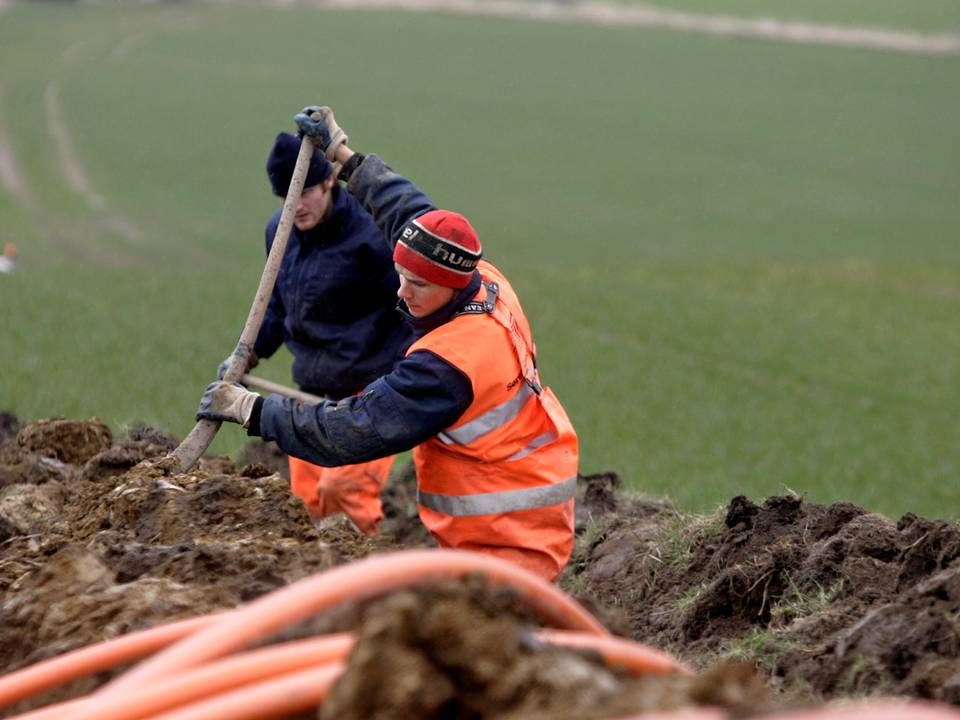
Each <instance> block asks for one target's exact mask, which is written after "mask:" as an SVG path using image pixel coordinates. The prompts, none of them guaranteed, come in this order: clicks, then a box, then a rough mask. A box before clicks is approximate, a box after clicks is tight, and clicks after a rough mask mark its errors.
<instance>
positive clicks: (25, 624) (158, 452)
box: [0, 413, 960, 718]
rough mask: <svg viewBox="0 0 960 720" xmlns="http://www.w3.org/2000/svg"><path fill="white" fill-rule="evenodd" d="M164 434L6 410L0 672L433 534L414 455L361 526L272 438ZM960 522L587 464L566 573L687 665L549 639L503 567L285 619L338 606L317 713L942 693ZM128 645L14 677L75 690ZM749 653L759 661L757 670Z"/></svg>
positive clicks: (326, 622)
mask: <svg viewBox="0 0 960 720" xmlns="http://www.w3.org/2000/svg"><path fill="white" fill-rule="evenodd" d="M176 445H177V441H176V439H174V438H171V437H169V436H168V435H166V434H164V433H162V432H160V431H157V430H155V429H152V428H149V427H145V426H135V427H132V428H130V429H128V430H127V432H126V435H125V436H124V437H122V438H115V437H113V435H112V433H111V431H110V430H109V428H107V427H106V426H105V425H104V424H103V423H101V422H100V421H98V420H96V419H92V420H87V421H77V420H66V419H55V420H47V421H41V422H37V423H30V424H26V425H22V424H21V423H20V422H19V421H17V419H16V418H14V417H13V416H10V415H9V414H8V413H7V414H0V616H2V618H3V624H2V625H0V674H4V673H8V672H10V671H12V670H15V669H17V668H21V667H24V666H27V665H30V664H33V663H35V662H37V661H38V660H41V659H43V658H46V657H50V656H53V655H57V654H61V653H63V652H65V651H68V650H71V649H74V648H78V647H82V646H86V645H89V644H92V643H94V642H98V641H101V640H104V639H108V638H112V637H117V636H119V635H123V634H125V633H129V632H132V631H135V630H138V629H142V628H146V627H151V626H155V625H158V624H162V623H164V622H169V621H172V620H177V619H182V618H187V617H193V616H197V615H201V614H205V613H210V612H213V611H217V610H221V609H225V608H231V607H235V606H237V605H239V604H242V603H244V602H247V601H249V600H251V599H253V598H256V597H259V596H261V595H263V594H265V593H268V592H270V591H272V590H274V589H276V588H279V587H281V586H284V585H287V584H290V583H292V582H295V581H297V580H300V579H301V578H304V577H306V576H308V575H312V574H314V573H317V572H320V571H322V570H325V569H327V568H330V567H332V566H334V565H337V564H341V563H345V562H349V561H351V560H355V559H359V558H362V557H365V556H367V555H370V554H372V553H378V552H383V551H385V550H394V549H400V548H405V547H430V546H432V545H433V542H432V540H431V538H430V537H429V534H428V533H427V532H426V531H425V530H424V528H423V526H422V524H420V522H419V520H418V518H417V508H416V492H415V490H416V488H415V478H414V476H413V473H412V468H411V467H410V466H409V465H406V466H404V467H399V468H397V471H396V472H395V475H394V477H393V478H392V480H391V483H390V485H389V487H388V488H387V489H386V490H385V492H384V495H383V501H384V508H385V514H386V518H385V519H384V521H383V523H382V527H381V533H380V534H379V535H378V536H377V537H375V538H368V537H366V536H363V535H359V534H357V533H356V532H355V531H354V530H353V529H352V527H351V525H350V524H349V523H347V522H338V521H337V520H336V519H333V520H330V521H325V522H323V523H322V524H321V525H320V527H319V528H318V526H316V525H314V523H313V522H312V521H311V520H310V517H309V515H308V514H307V513H306V511H305V509H304V508H303V507H302V505H301V504H300V503H299V501H298V500H296V498H294V497H293V496H292V495H291V494H290V493H289V490H288V480H287V479H286V477H285V476H284V473H285V469H286V468H285V457H284V456H283V454H282V453H281V452H280V451H279V450H277V449H276V447H275V446H269V445H266V444H264V443H254V444H252V445H251V446H249V447H248V448H247V449H246V450H245V452H244V454H243V455H242V458H243V460H242V461H241V463H239V464H237V463H234V462H233V461H231V460H230V459H228V458H222V457H220V458H204V459H203V460H201V462H200V464H199V466H198V467H197V468H196V469H195V470H193V471H191V472H190V473H180V472H178V471H176V469H175V467H174V464H173V463H172V462H171V461H170V460H168V459H167V454H168V453H169V451H170V450H171V449H173V448H174V447H176ZM958 556H960V528H958V527H957V526H956V525H953V524H950V523H946V522H940V521H932V520H926V519H923V518H918V517H915V516H913V515H907V516H905V517H904V518H902V519H901V520H900V521H899V522H897V523H893V522H891V521H890V520H888V519H886V518H884V517H882V516H880V515H876V514H872V513H868V512H866V511H865V510H863V509H861V508H859V507H856V506H854V505H851V504H847V503H841V504H837V505H832V506H829V507H827V506H822V505H817V504H814V503H806V502H803V501H802V500H801V499H800V498H798V497H791V496H787V497H772V498H768V499H767V500H766V501H764V502H763V503H762V504H760V505H757V504H754V503H753V502H751V501H750V500H749V499H747V498H742V497H739V498H734V499H733V500H732V501H731V503H730V505H729V507H728V508H726V509H725V510H724V511H723V512H720V513H717V514H716V515H714V516H710V517H693V516H687V515H684V514H682V513H680V512H678V511H677V510H676V509H675V508H674V507H672V506H671V505H670V504H669V503H668V502H666V501H664V500H658V499H650V498H644V497H641V496H638V495H632V494H628V493H625V492H624V491H623V489H622V483H621V482H620V478H619V477H618V476H617V475H616V474H615V473H601V474H598V475H593V476H589V477H583V478H581V482H580V483H579V489H578V498H577V546H576V549H575V552H574V557H573V558H572V560H571V563H570V565H569V566H568V568H567V570H566V571H565V573H564V575H563V576H562V578H561V580H560V586H561V588H562V589H564V590H566V591H567V592H568V593H570V594H572V595H574V596H575V597H577V598H578V599H579V600H580V601H581V602H582V603H584V604H585V605H586V606H587V607H588V609H590V610H591V611H592V612H593V613H594V614H595V615H596V616H597V617H598V618H599V619H601V621H602V622H604V623H605V624H606V625H607V626H608V627H609V628H610V629H611V630H613V631H614V632H617V633H620V634H622V635H625V636H628V637H631V638H633V639H635V640H638V641H640V642H642V643H645V644H648V645H652V646H655V647H658V648H661V649H664V650H667V651H668V652H671V653H673V654H674V655H675V656H676V657H679V658H681V659H683V660H684V661H686V662H687V663H689V664H690V665H691V666H692V667H694V668H696V669H698V672H697V673H695V674H694V675H693V676H690V677H684V676H680V675H670V676H667V677H656V678H652V679H651V678H647V679H640V680H638V679H636V678H631V677H628V676H626V675H624V674H623V673H622V672H620V671H617V670H613V669H610V668H608V667H606V666H605V665H604V664H603V663H602V662H601V661H600V660H599V659H598V658H597V657H596V656H592V655H591V654H589V653H584V652H574V651H572V650H565V649H564V650H561V649H557V648H549V647H546V646H544V645H543V644H542V643H540V642H539V641H537V640H536V638H535V637H534V635H533V634H532V632H533V629H534V626H535V622H534V621H533V619H532V618H531V617H529V616H528V614H527V613H526V612H525V611H524V610H523V608H522V607H521V606H520V605H519V604H518V603H517V602H516V598H514V597H512V596H511V595H510V594H509V593H506V592H505V591H503V590H502V589H500V590H494V589H491V588H488V587H487V586H486V585H485V584H483V583H482V582H480V581H479V579H478V580H477V581H476V582H470V583H456V584H454V583H447V584H440V585H435V586H431V587H429V588H418V589H416V590H411V591H406V592H401V593H395V594H392V595H390V596H388V597H385V598H382V599H379V600H375V601H371V602H368V603H365V604H363V605H362V606H358V607H354V606H350V607H345V608H340V609H338V610H337V611H334V612H331V613H327V614H325V615H324V616H322V617H318V618H314V619H313V620H311V621H310V622H308V623H304V624H302V625H301V626H299V627H297V628H292V629H290V630H289V631H288V632H287V633H285V636H296V635H297V634H298V633H299V634H305V633H311V632H318V631H323V632H329V631H333V630H346V629H350V630H354V631H355V632H356V633H357V635H358V638H359V639H358V643H357V646H356V648H355V651H354V652H353V654H352V655H351V657H350V661H349V665H348V668H347V671H346V673H345V674H344V676H343V678H342V679H341V680H340V682H338V684H337V686H336V687H335V690H334V692H333V695H332V696H331V698H330V699H329V701H328V702H327V703H326V704H325V706H324V709H323V711H322V713H323V717H345V718H352V717H382V718H388V717H476V718H481V717H498V718H513V717H517V718H519V717H524V718H531V717H544V718H546V717H551V718H556V717H560V718H565V717H570V718H573V717H579V718H594V717H596V718H601V717H612V716H616V715H618V714H619V715H623V714H628V713H630V712H637V711H638V710H641V709H660V708H673V707H680V706H683V705H717V706H720V707H723V708H726V709H727V710H728V711H730V712H731V713H732V714H733V715H732V716H736V717H739V716H747V715H750V714H756V713H760V712H763V711H764V710H766V709H769V708H771V707H774V706H785V705H790V704H797V703H810V702H820V701H822V700H824V699H831V698H838V697H846V696H849V695H863V694H890V693H893V694H900V695H908V696H918V697H924V698H932V699H938V700H943V701H946V702H951V703H955V704H960V660H958V657H960V655H958V649H960V631H958V620H957V618H958V613H960V560H958ZM123 669H124V668H117V669H115V670H114V671H111V672H104V673H100V674H98V675H96V676H95V677H91V678H86V679H83V680H80V681H77V682H74V683H72V684H70V685H69V686H66V687H62V688H58V689H57V690H56V691H53V692H51V693H47V694H46V695H44V696H40V697H36V698H32V699H31V700H29V701H27V702H26V703H23V704H21V706H19V707H18V708H15V710H23V709H26V708H29V707H35V706H39V705H42V704H46V703H48V702H51V701H53V700H57V699H63V698H67V697H73V696H76V695H78V694H83V693H87V692H89V691H90V690H92V689H93V688H95V687H97V686H99V685H100V684H102V683H104V682H106V681H108V680H109V679H110V678H111V677H113V676H114V675H115V674H116V673H118V672H120V671H122V670H123ZM758 670H759V672H758Z"/></svg>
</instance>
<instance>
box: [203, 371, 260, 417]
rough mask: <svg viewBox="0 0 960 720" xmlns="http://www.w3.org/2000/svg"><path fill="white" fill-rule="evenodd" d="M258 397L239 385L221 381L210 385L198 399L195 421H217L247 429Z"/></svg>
mask: <svg viewBox="0 0 960 720" xmlns="http://www.w3.org/2000/svg"><path fill="white" fill-rule="evenodd" d="M258 397H260V396H259V395H257V393H255V392H251V391H249V390H247V389H246V388H245V387H244V386H243V385H241V384H240V383H227V382H223V381H222V380H218V381H217V382H213V383H210V384H209V385H207V389H206V390H205V391H204V393H203V397H202V398H200V407H198V408H197V420H218V421H220V422H232V423H237V424H238V425H243V427H248V426H249V425H250V415H251V414H252V413H253V404H254V403H255V402H256V401H257V398H258Z"/></svg>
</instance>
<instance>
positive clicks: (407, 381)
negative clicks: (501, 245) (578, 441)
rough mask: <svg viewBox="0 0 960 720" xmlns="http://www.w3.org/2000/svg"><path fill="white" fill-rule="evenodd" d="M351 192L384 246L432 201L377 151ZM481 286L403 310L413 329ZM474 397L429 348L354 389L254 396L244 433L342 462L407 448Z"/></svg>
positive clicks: (436, 321) (319, 459)
mask: <svg viewBox="0 0 960 720" xmlns="http://www.w3.org/2000/svg"><path fill="white" fill-rule="evenodd" d="M348 187H349V190H350V192H351V193H352V194H353V195H355V196H356V197H357V198H358V199H359V200H360V201H361V203H362V204H363V206H364V207H365V208H366V209H367V210H369V211H370V212H371V214H372V215H373V217H374V218H375V219H376V222H377V225H379V226H380V228H381V230H382V231H383V234H384V237H386V238H387V239H388V240H389V241H390V245H391V247H392V246H393V245H395V244H396V240H397V238H398V237H399V233H400V231H401V229H402V228H403V226H404V224H406V222H407V221H408V220H411V219H413V218H415V217H417V216H419V215H422V214H423V213H425V212H427V211H428V210H433V209H434V205H433V202H432V201H431V200H430V198H428V197H427V196H426V195H424V194H423V193H422V192H420V190H418V189H417V187H416V186H415V185H414V184H413V183H411V182H410V181H409V180H407V179H406V178H404V177H402V176H400V175H398V174H397V173H395V172H394V171H393V170H391V169H390V168H389V166H387V165H386V164H385V163H384V162H383V161H382V160H381V159H380V158H378V157H377V156H376V155H368V156H367V157H366V158H365V159H364V160H363V162H362V163H361V164H360V166H359V167H358V168H357V169H356V171H355V172H354V173H353V175H352V176H351V178H350V183H349V185H348ZM479 287H480V276H479V274H477V273H474V277H473V279H472V281H471V282H470V284H469V285H468V286H467V287H466V288H464V290H462V291H460V292H459V293H458V294H457V295H456V296H455V297H454V298H453V300H451V302H450V303H448V304H447V305H446V306H444V307H443V308H441V309H440V310H438V311H436V312H435V313H433V314H431V315H429V316H427V317H425V318H416V319H415V318H413V317H411V316H410V315H409V314H407V313H405V312H403V311H404V308H403V305H402V303H401V305H400V308H399V309H400V313H398V315H399V314H401V313H402V314H403V316H404V317H406V318H407V320H408V322H409V324H410V326H411V328H412V329H413V331H414V335H415V336H417V337H419V336H421V335H423V334H424V333H426V332H429V331H430V330H432V329H433V328H435V327H437V326H439V325H441V324H442V323H444V322H447V321H448V320H449V319H450V318H451V317H453V315H454V314H455V313H456V312H457V311H458V310H460V309H461V308H462V307H463V306H464V305H465V304H466V303H467V302H468V301H470V300H471V299H472V298H473V296H474V295H476V293H477V291H478V290H479ZM472 402H473V386H472V385H471V383H470V380H469V378H467V377H466V375H464V374H463V373H462V372H461V371H460V370H459V369H458V368H456V367H455V366H453V365H451V364H450V363H448V362H447V361H446V360H443V359H441V358H440V357H439V356H438V355H436V354H434V353H432V352H430V351H429V350H418V351H416V352H413V353H411V354H410V355H407V356H406V357H404V358H403V359H402V360H401V361H400V362H399V363H397V365H396V367H394V369H393V371H392V372H390V373H388V374H386V375H384V376H383V377H381V378H379V379H378V380H375V381H374V382H372V383H371V384H369V385H368V386H367V387H366V388H364V390H363V392H362V393H360V395H358V396H355V397H347V398H344V399H343V400H340V401H339V402H331V401H327V402H323V403H319V404H316V405H307V404H303V403H299V402H297V401H296V400H292V399H290V398H283V397H281V396H279V395H270V396H269V397H267V398H265V399H263V398H261V399H258V400H257V402H256V404H255V406H254V411H253V415H252V417H251V421H250V426H249V431H248V432H249V433H250V434H251V435H259V436H261V437H263V438H264V439H265V440H275V441H276V442H277V444H278V445H279V446H280V448H281V449H283V450H284V451H285V452H287V453H288V454H290V455H293V456H295V457H299V458H303V459H304V460H308V461H309V462H312V463H315V464H317V465H323V466H327V467H330V466H337V465H348V464H352V463H358V462H364V461H366V460H372V459H374V458H378V457H384V456H387V455H392V454H395V453H397V452H401V451H403V450H409V449H411V448H413V447H415V446H416V445H419V444H420V443H422V442H424V441H425V440H427V439H428V438H430V437H432V436H433V435H436V434H437V433H439V432H441V431H442V430H444V429H446V428H448V427H449V426H450V425H452V424H454V423H455V422H456V421H457V419H458V418H459V417H460V416H461V415H462V414H463V413H464V412H465V411H466V409H467V408H468V407H469V406H470V403H472Z"/></svg>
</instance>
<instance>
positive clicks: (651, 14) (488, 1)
mask: <svg viewBox="0 0 960 720" xmlns="http://www.w3.org/2000/svg"><path fill="white" fill-rule="evenodd" d="M284 4H287V5H290V4H297V3H289V2H288V3H284ZM301 4H303V3H301ZM306 4H311V3H306ZM313 4H317V5H321V6H326V7H331V8H344V9H351V10H352V9H370V10H383V9H389V10H409V11H413V12H438V13H455V14H464V15H483V16H489V17H511V18H524V19H527V20H545V21H557V22H584V23H591V24H595V25H633V26H638V27H650V28H663V29H667V30H677V31H681V32H695V33H703V34H708V35H719V36H727V37H743V38H755V39H762V40H774V41H778V42H790V43H797V44H801V45H829V46H835V47H849V48H860V49H864V50H881V51H887V52H902V53H913V54H924V55H956V54H960V34H956V33H939V34H929V33H918V32H908V31H901V30H890V29H884V28H871V27H862V26H855V25H849V26H846V25H826V24H819V23H808V22H799V21H790V20H777V19H774V18H741V17H734V16H730V15H708V14H701V13H688V12H678V11H675V10H667V9H664V8H660V7H657V6H655V5H646V4H642V5H641V4H638V5H617V4H612V3H606V2H570V1H569V0H568V1H567V2H564V1H563V0H555V1H554V2H522V1H518V0H317V2H315V3H313Z"/></svg>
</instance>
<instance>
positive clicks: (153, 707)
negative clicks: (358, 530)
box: [18, 633, 354, 720]
mask: <svg viewBox="0 0 960 720" xmlns="http://www.w3.org/2000/svg"><path fill="white" fill-rule="evenodd" d="M353 643H354V639H353V636H352V635H351V634H350V633H338V634H335V635H323V636H318V637H313V638H308V639H306V640H297V641H294V642H289V643H283V644H279V645H271V646H268V647H265V648H261V649H258V650H253V651H251V652H248V653H243V654H240V655H234V656H232V657H229V658H226V659H224V660H221V661H219V662H215V663H209V664H207V665H202V666H200V667H197V668H193V669H191V670H188V671H186V672H183V673H178V674H176V675H173V676H171V677H167V678H163V679H160V680H157V681H156V682H153V683H150V684H149V685H148V686H146V687H142V688H137V689H136V690H132V689H131V690H130V691H128V692H124V693H115V694H111V695H99V694H95V695H91V696H89V698H87V699H86V701H85V702H83V703H82V704H80V705H79V706H77V707H75V708H71V712H70V715H69V717H70V718H71V720H138V719H139V718H143V717H148V716H152V715H155V714H157V713H162V712H167V711H170V710H172V709H174V708H177V707H179V706H181V705H186V704H189V703H193V702H196V701H198V700H201V699H203V698H206V697H209V696H212V695H215V694H217V693H223V692H227V691H231V690H235V689H237V688H240V687H242V686H250V685H253V684H256V683H259V682H263V681H265V680H268V679H270V678H274V677H277V676H279V675H284V674H288V673H292V672H294V671H299V670H305V669H308V668H317V667H319V666H323V665H328V664H330V663H343V661H344V659H345V658H346V656H347V654H348V653H349V652H350V649H351V648H352V647H353ZM63 717H65V715H64V716H63ZM18 720H26V719H25V718H19V719H18Z"/></svg>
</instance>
